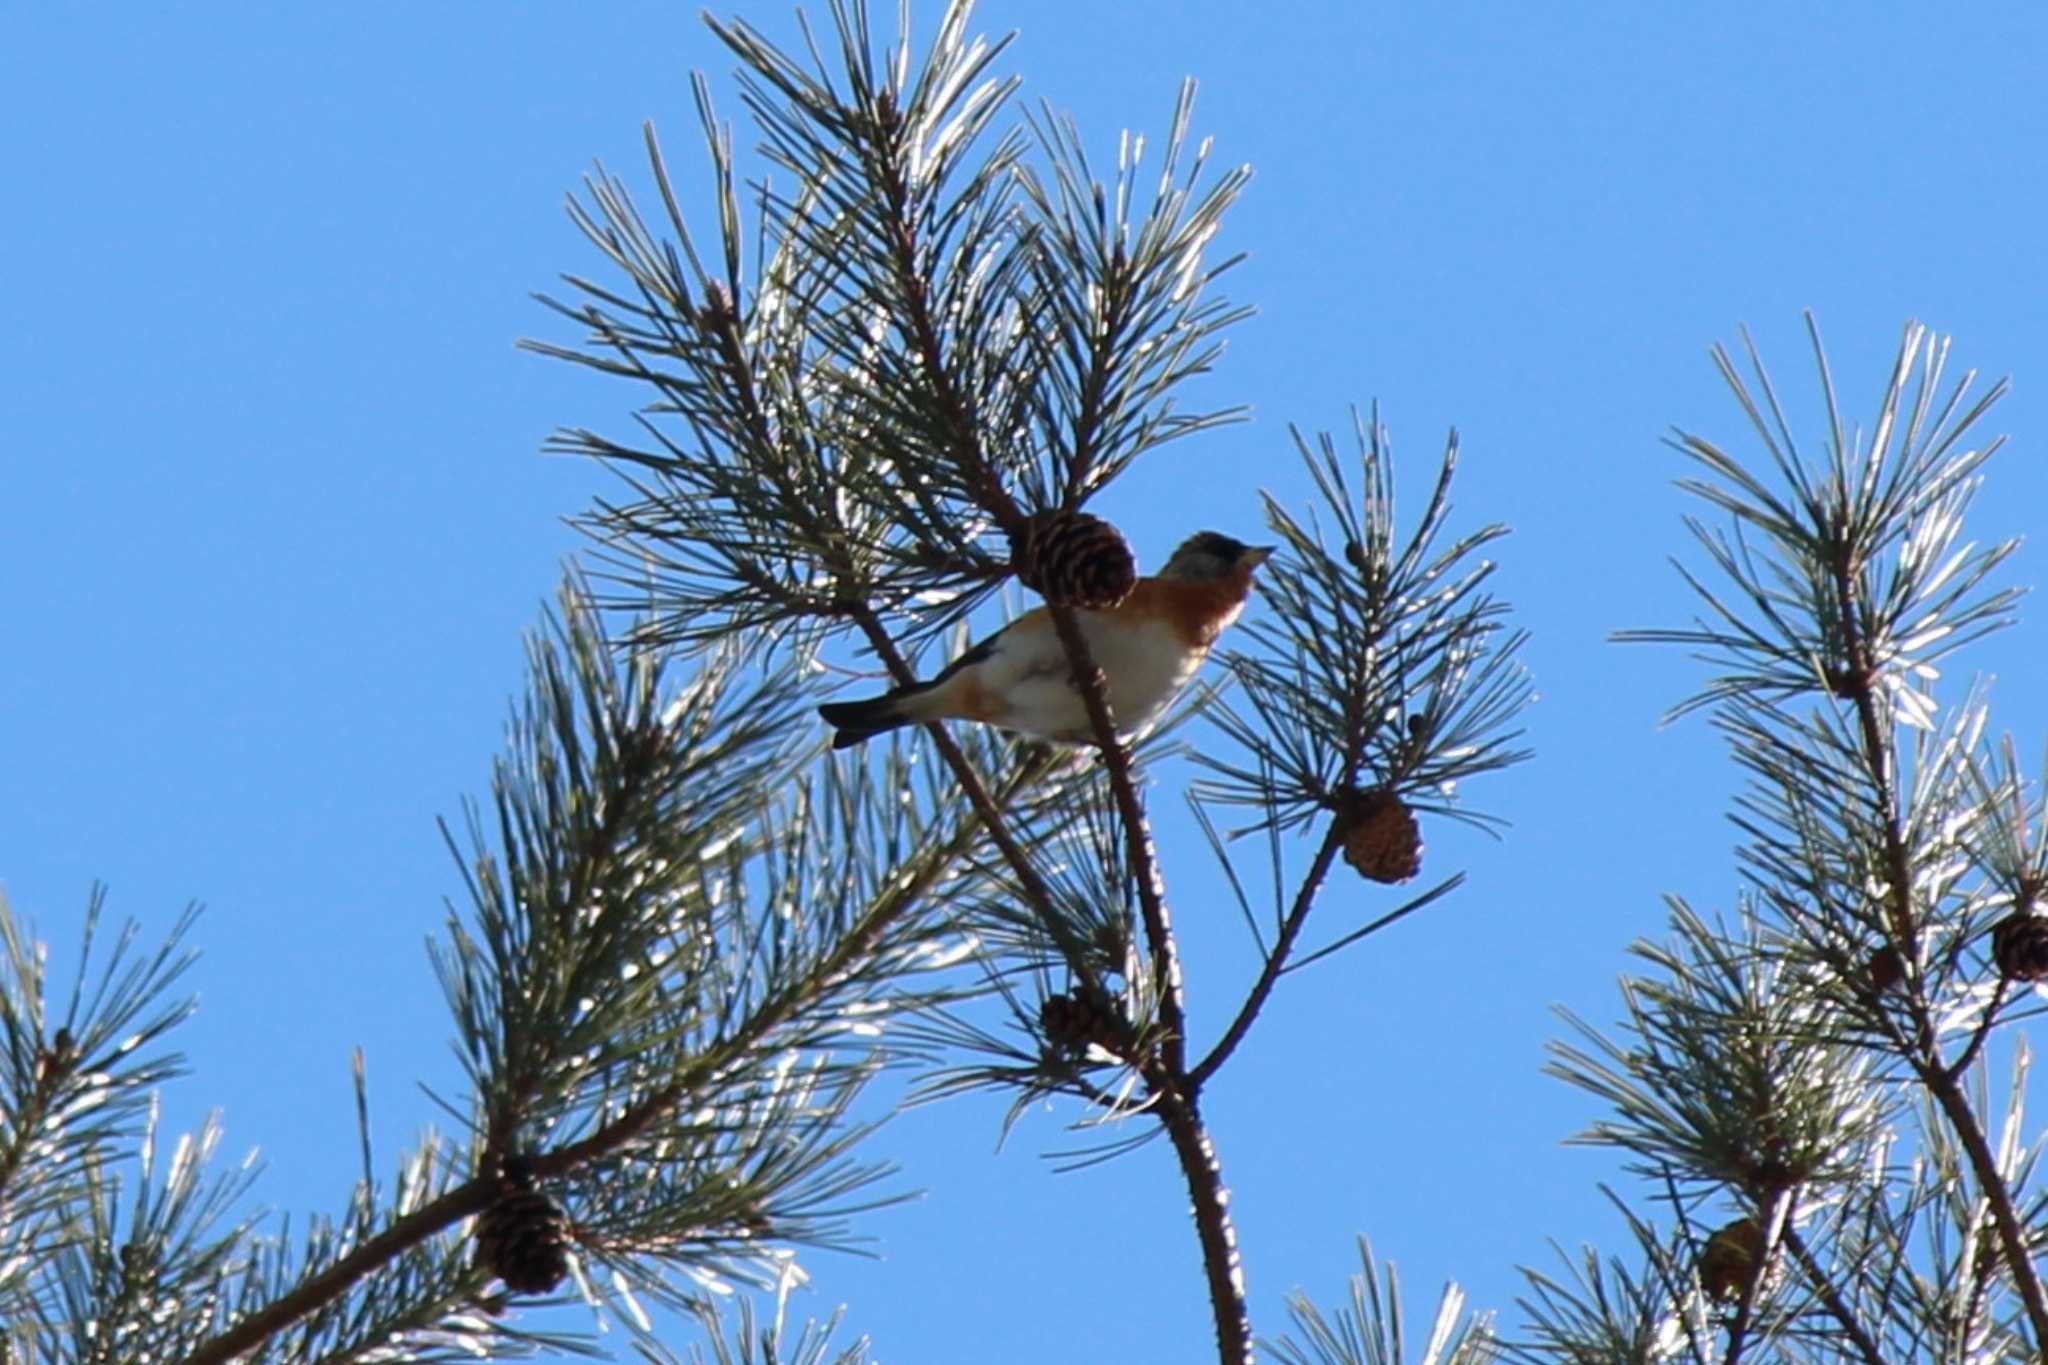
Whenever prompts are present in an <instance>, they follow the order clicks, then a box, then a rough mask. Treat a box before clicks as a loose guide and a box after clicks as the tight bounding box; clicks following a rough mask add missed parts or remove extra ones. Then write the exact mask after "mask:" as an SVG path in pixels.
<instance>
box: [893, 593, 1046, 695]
mask: <svg viewBox="0 0 2048 1365" xmlns="http://www.w3.org/2000/svg"><path fill="white" fill-rule="evenodd" d="M1051 629H1052V616H1051V614H1050V613H1049V612H1047V611H1046V609H1045V608H1044V607H1033V608H1032V609H1031V610H1030V611H1027V612H1025V613H1024V614H1023V615H1022V616H1020V617H1018V618H1017V619H1016V620H1014V621H1012V622H1010V623H1009V624H1008V625H1006V626H1004V627H1003V628H1002V629H1001V630H999V631H997V632H996V633H995V634H993V635H991V636H989V637H988V638H987V639H986V640H981V641H978V642H977V643H976V644H974V645H973V646H972V647H971V648H969V649H968V650H967V652H966V653H964V654H962V655H961V656H960V657H959V658H957V659H955V660H953V662H951V663H949V664H947V665H946V666H945V667H944V668H942V669H940V670H939V671H938V672H937V673H936V674H934V675H933V676H932V678H931V680H930V681H928V682H926V683H924V684H922V686H924V687H936V686H938V685H939V684H940V683H942V682H945V681H946V680H947V679H948V678H951V677H952V676H953V675H954V674H955V673H958V672H959V671H960V670H961V669H963V668H972V667H973V666H974V665H975V664H981V663H987V662H988V661H989V660H990V659H993V658H994V657H995V656H996V655H997V654H999V653H1001V652H1002V651H1003V650H1004V649H1005V648H1006V647H1008V646H1010V645H1014V644H1016V643H1017V642H1018V641H1020V640H1025V639H1031V638H1032V637H1034V636H1036V635H1037V634H1038V632H1040V631H1050V630H1051ZM1029 671H1032V672H1037V671H1040V670H1037V669H1031V670H1029Z"/></svg>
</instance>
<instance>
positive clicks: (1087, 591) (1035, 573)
mask: <svg viewBox="0 0 2048 1365" xmlns="http://www.w3.org/2000/svg"><path fill="white" fill-rule="evenodd" d="M1010 565H1011V567H1012V568H1014V569H1015V570H1016V573H1017V578H1018V581H1020V582H1021V583H1023V584H1024V586H1025V587H1027V588H1030V589H1031V590H1032V591H1034V592H1037V593H1039V594H1040V595H1042V596H1043V597H1044V598H1045V600H1046V601H1048V602H1052V603H1056V604H1058V605H1061V606H1068V607H1088V608H1092V609H1094V610H1102V609H1104V608H1107V607H1113V606H1115V605H1116V604H1117V603H1119V602H1121V601H1123V600H1124V599H1125V598H1126V597H1128V596H1130V594H1131V589H1132V588H1133V587H1134V586H1136V584H1137V582H1138V565H1137V561H1136V560H1134V559H1133V558H1132V557H1131V547H1130V546H1129V545H1128V544H1126V543H1125V541H1124V538H1123V533H1122V532H1120V531H1118V530H1117V529H1116V527H1114V526H1112V525H1110V524H1109V523H1108V522H1106V521H1104V520H1103V519H1102V518H1100V517H1094V516H1090V515H1088V514H1087V513H1086V512H1059V511H1053V512H1038V513H1034V514H1033V515H1032V516H1029V517H1026V518H1025V519H1024V523H1023V525H1022V526H1021V527H1019V528H1018V530H1017V531H1016V532H1015V533H1013V534H1012V535H1011V537H1010Z"/></svg>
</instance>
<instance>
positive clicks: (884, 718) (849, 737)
mask: <svg viewBox="0 0 2048 1365" xmlns="http://www.w3.org/2000/svg"><path fill="white" fill-rule="evenodd" d="M902 697H903V694H902V693H901V692H890V693H887V694H886V695H884V696H880V697H869V698H868V699H867V700H866V701H834V702H827V703H825V704H824V705H823V706H820V707H819V708H818V714H819V715H820V716H823V717H824V718H825V723H826V724H827V725H829V726H831V727H832V728H833V729H834V730H835V731H837V732H838V733H836V734H834V735H833V736H832V747H833V748H835V749H850V748H852V747H853V746H854V745H856V744H862V743H865V742H866V741H868V740H870V739H873V738H874V737H875V736H876V735H879V734H881V733H883V732H884V731H886V730H894V729H895V728H896V727H897V726H899V725H909V724H911V723H912V718H911V717H909V716H906V715H904V714H903V713H902V712H901V711H899V710H898V709H897V708H896V703H897V702H898V701H900V700H901V699H902Z"/></svg>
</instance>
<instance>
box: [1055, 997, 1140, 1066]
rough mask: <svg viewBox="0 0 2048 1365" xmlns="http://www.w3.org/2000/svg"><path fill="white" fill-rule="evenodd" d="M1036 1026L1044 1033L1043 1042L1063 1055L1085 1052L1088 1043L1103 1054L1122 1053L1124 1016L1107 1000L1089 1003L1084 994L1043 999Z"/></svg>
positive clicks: (1090, 1000)
mask: <svg viewBox="0 0 2048 1365" xmlns="http://www.w3.org/2000/svg"><path fill="white" fill-rule="evenodd" d="M1038 1026H1039V1027H1040V1028H1041V1029H1043V1030H1044V1031H1045V1040H1046V1041H1047V1042H1049V1043H1051V1044H1053V1045H1054V1046H1055V1047H1057V1048H1059V1049H1060V1050H1061V1051H1064V1052H1070V1053H1080V1052H1086V1051H1087V1050H1088V1047H1089V1045H1090V1044H1091V1043H1092V1044H1093V1045H1095V1046H1096V1047H1099V1048H1101V1049H1103V1050H1104V1051H1105V1052H1110V1053H1114V1054H1118V1055H1121V1053H1122V1051H1123V1041H1124V1034H1125V1025H1124V1021H1123V1016H1122V1015H1121V1014H1120V1013H1119V1012H1118V1011H1117V1009H1116V1006H1115V1005H1113V1004H1112V1003H1110V1002H1109V1001H1108V1000H1092V999H1090V998H1089V994H1088V992H1086V991H1075V992H1074V993H1073V994H1071V995H1048V996H1047V997H1045V1001H1044V1003H1042V1004H1041V1005H1039V1007H1038Z"/></svg>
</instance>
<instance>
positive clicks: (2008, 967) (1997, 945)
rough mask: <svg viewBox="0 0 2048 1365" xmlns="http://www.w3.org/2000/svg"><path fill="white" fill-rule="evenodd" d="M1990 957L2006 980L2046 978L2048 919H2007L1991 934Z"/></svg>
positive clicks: (2026, 915) (2047, 970) (2009, 917)
mask: <svg viewBox="0 0 2048 1365" xmlns="http://www.w3.org/2000/svg"><path fill="white" fill-rule="evenodd" d="M1991 956H1992V958H1993V960H1995V961H1996V962H1997V963H1998V970H1999V972H2000V974H2001V975H2003V976H2005V977H2006V978H2008V979H2009V980H2013V981H2039V980H2041V979H2042V978H2043V977H2048V917H2043V916H2040V915H2030V914H2026V913H2024V912H2022V913H2020V914H2017V915H2008V916H2007V917H2006V918H2005V919H2004V920H2002V921H2000V922H1999V925H1998V927H1997V928H1996V929H1993V930H1992V931H1991Z"/></svg>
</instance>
